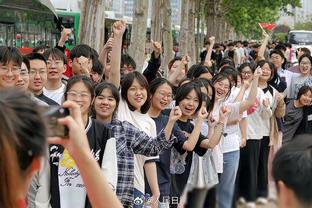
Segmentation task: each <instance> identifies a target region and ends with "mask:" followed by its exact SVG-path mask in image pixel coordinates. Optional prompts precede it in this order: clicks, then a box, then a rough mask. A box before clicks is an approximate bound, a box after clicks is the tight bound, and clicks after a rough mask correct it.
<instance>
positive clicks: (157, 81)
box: [149, 77, 173, 95]
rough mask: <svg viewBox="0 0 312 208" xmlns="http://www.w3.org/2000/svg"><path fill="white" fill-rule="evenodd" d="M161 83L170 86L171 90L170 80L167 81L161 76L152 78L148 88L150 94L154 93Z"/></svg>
mask: <svg viewBox="0 0 312 208" xmlns="http://www.w3.org/2000/svg"><path fill="white" fill-rule="evenodd" d="M163 84H167V85H169V86H170V88H171V90H173V85H172V84H171V82H169V81H168V80H167V79H165V78H162V77H158V78H156V79H154V80H153V81H152V82H151V83H150V84H149V90H150V92H151V95H154V94H155V92H156V90H157V88H158V87H159V86H161V85H163Z"/></svg>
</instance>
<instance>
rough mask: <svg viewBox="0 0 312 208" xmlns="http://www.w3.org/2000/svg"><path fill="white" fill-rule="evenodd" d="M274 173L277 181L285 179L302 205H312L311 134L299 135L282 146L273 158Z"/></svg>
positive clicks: (285, 182)
mask: <svg viewBox="0 0 312 208" xmlns="http://www.w3.org/2000/svg"><path fill="white" fill-rule="evenodd" d="M272 175H273V178H274V180H275V182H276V183H277V182H278V181H283V182H284V184H285V185H286V186H287V187H288V188H290V189H291V190H293V191H294V193H295V196H296V198H297V200H298V202H299V203H300V204H301V205H302V206H307V207H308V206H311V205H312V191H311V187H312V140H311V135H308V134H302V135H297V136H295V138H294V139H293V141H291V142H289V143H288V144H286V145H284V146H282V148H281V149H280V150H279V151H278V152H277V153H276V155H275V158H274V160H273V168H272ZM277 188H278V187H277Z"/></svg>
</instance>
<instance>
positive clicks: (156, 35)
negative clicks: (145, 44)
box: [151, 0, 163, 42]
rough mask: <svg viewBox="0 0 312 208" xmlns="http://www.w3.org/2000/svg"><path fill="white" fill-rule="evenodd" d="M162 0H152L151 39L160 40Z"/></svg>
mask: <svg viewBox="0 0 312 208" xmlns="http://www.w3.org/2000/svg"><path fill="white" fill-rule="evenodd" d="M161 7H162V0H157V1H155V0H154V1H152V21H151V39H152V40H153V41H158V42H159V41H161V25H162V24H161V23H162V16H163V15H162V11H161Z"/></svg>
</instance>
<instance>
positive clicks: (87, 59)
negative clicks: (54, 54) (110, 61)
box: [69, 44, 95, 77]
mask: <svg viewBox="0 0 312 208" xmlns="http://www.w3.org/2000/svg"><path fill="white" fill-rule="evenodd" d="M94 56H95V54H94V51H93V50H92V48H91V47H90V46H88V45H84V44H81V45H77V46H76V47H74V48H73V49H72V50H71V51H70V60H71V62H70V63H69V64H70V65H71V67H72V73H73V75H86V76H88V77H90V73H91V70H92V65H93V61H92V60H93V58H94Z"/></svg>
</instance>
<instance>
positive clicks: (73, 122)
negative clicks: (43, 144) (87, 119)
mask: <svg viewBox="0 0 312 208" xmlns="http://www.w3.org/2000/svg"><path fill="white" fill-rule="evenodd" d="M63 107H64V108H68V109H69V110H70V115H69V116H67V117H65V118H60V119H58V123H59V124H62V125H65V126H67V127H68V129H69V136H68V137H69V138H60V137H49V138H48V142H49V143H50V144H60V145H62V146H63V147H64V148H66V149H67V150H68V152H69V153H70V155H71V156H72V157H73V158H74V157H76V156H79V154H80V153H82V152H90V148H89V143H88V139H87V135H86V132H85V128H84V124H83V121H82V116H81V111H80V107H79V105H78V104H77V103H75V102H73V101H65V102H64V104H63ZM74 159H75V158H74Z"/></svg>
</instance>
